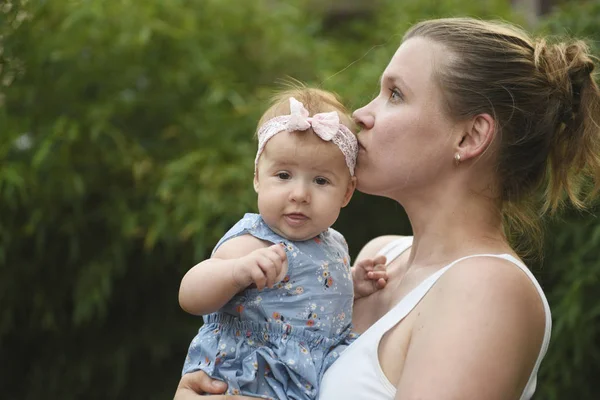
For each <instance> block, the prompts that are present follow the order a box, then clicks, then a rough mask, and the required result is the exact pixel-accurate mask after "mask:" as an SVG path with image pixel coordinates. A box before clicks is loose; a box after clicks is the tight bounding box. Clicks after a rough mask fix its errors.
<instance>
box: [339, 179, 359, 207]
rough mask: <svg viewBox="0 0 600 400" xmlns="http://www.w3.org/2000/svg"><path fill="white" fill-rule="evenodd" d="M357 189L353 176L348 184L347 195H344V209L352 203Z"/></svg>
mask: <svg viewBox="0 0 600 400" xmlns="http://www.w3.org/2000/svg"><path fill="white" fill-rule="evenodd" d="M355 189H356V177H355V176H353V177H351V178H350V181H349V182H348V187H347V188H346V193H345V194H344V202H343V203H342V207H346V206H347V205H348V203H350V199H351V198H352V195H353V194H354V190H355Z"/></svg>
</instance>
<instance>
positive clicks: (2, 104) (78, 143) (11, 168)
mask: <svg viewBox="0 0 600 400" xmlns="http://www.w3.org/2000/svg"><path fill="white" fill-rule="evenodd" d="M338 3H340V2H339V1H336V2H331V4H332V5H336V4H338ZM318 4H321V3H320V2H316V1H312V0H293V1H271V0H253V1H242V0H228V1H223V0H222V1H219V0H202V1H200V0H199V1H193V0H171V1H161V0H136V1H133V0H114V1H101V0H88V1H85V0H52V1H42V0H37V1H33V0H30V1H26V0H11V1H7V0H4V1H3V2H1V3H0V160H1V161H2V167H1V168H0V201H1V204H2V206H1V208H0V376H2V379H0V393H2V395H1V397H2V398H4V399H9V400H12V399H40V398H44V399H79V398H86V399H167V398H171V397H172V394H173V392H174V388H175V386H176V383H177V381H178V379H179V373H180V369H181V365H182V362H183V358H184V355H185V352H186V350H187V346H188V343H189V340H190V339H191V338H192V336H193V335H194V332H195V331H196V329H197V328H198V326H199V324H200V320H199V319H198V318H194V317H191V316H189V315H186V314H185V313H184V312H183V311H181V310H180V309H179V307H178V304H177V290H178V284H179V281H180V279H181V277H182V275H183V274H184V273H185V271H187V269H188V268H190V267H191V266H192V265H194V264H195V263H196V262H198V261H199V260H201V259H203V258H204V257H206V255H207V254H208V253H209V252H210V250H211V248H212V246H213V245H214V243H215V242H216V240H217V239H218V238H219V237H220V236H221V235H222V233H223V232H224V231H225V230H226V229H227V228H228V227H229V226H230V225H231V224H232V223H233V222H235V221H236V220H237V219H238V218H239V216H240V215H241V214H242V213H244V212H246V211H249V210H253V209H255V198H254V193H253V191H252V186H251V177H252V160H253V156H254V152H255V143H254V141H253V137H252V135H253V132H254V129H255V124H256V121H257V120H258V117H259V116H260V113H261V110H262V109H263V108H264V105H265V100H266V99H267V97H268V95H269V94H270V93H271V91H272V90H273V89H274V88H276V87H277V85H278V82H280V81H281V80H284V79H286V78H287V77H294V78H297V79H300V80H302V81H305V82H308V83H310V84H312V85H319V86H322V87H324V88H326V89H329V90H334V91H337V92H338V93H339V94H341V95H342V96H343V97H344V98H345V99H347V102H348V104H349V106H350V107H357V106H360V105H361V104H363V103H365V102H366V101H367V100H369V98H370V97H371V96H372V95H373V94H374V93H375V91H376V90H377V80H378V77H379V75H380V74H381V72H382V70H383V68H384V66H385V64H386V62H387V59H388V58H389V57H390V56H391V54H392V53H393V51H394V50H395V48H396V46H397V45H398V43H399V41H400V38H401V35H402V32H403V31H404V30H405V29H406V28H407V27H408V26H409V25H410V24H411V23H414V22H416V21H418V20H420V19H423V18H428V17H435V16H458V15H473V16H479V17H484V18H487V17H501V18H505V19H509V20H512V21H515V22H517V23H521V22H523V21H522V20H521V19H520V17H519V16H518V15H514V14H512V13H511V11H510V9H509V2H508V1H501V0H488V1H485V2H475V1H459V0H444V1H433V0H427V1H419V0H405V1H402V2H399V1H397V0H396V1H392V0H378V1H376V2H375V3H373V4H374V6H373V7H369V8H368V9H367V12H365V13H363V14H361V17H360V18H353V19H337V20H332V19H331V16H330V14H328V13H327V7H323V6H321V7H317V6H316V5H318ZM369 10H372V12H369ZM598 20H600V5H598V4H597V2H591V1H590V2H581V3H578V4H575V5H569V6H566V7H563V8H561V9H559V10H557V11H556V12H554V13H553V14H552V15H550V16H549V17H548V18H547V19H546V20H545V21H543V23H542V25H541V27H540V28H539V29H540V30H542V31H546V32H550V33H556V34H561V33H564V32H565V31H567V32H570V33H573V34H576V35H585V36H587V37H588V38H590V39H591V40H592V41H594V40H595V41H596V42H592V43H593V44H597V43H598V42H597V41H598V40H600V27H599V25H598V23H597V21H598ZM596 50H597V54H599V53H598V50H600V49H598V47H596ZM336 228H338V229H339V230H341V231H342V232H343V233H344V234H345V235H346V236H347V238H348V241H349V243H350V246H351V249H352V250H353V253H356V251H357V250H358V249H359V248H360V246H361V245H362V244H364V243H365V242H366V241H367V240H369V239H370V238H372V237H374V236H376V235H379V234H384V233H400V234H407V233H409V232H410V228H409V225H408V223H407V220H406V216H405V215H404V213H403V211H402V210H401V208H400V207H399V206H398V205H396V204H394V203H393V202H391V201H388V200H386V199H379V198H372V197H367V196H364V195H360V194H359V195H357V196H356V197H355V198H354V200H353V201H352V203H351V205H350V206H349V207H348V208H347V209H345V210H344V212H343V214H342V217H341V218H340V220H339V221H338V223H337V224H336ZM599 246H600V222H599V221H598V219H597V218H595V216H594V215H592V214H585V215H576V214H568V215H566V216H565V217H564V218H563V219H561V220H556V221H552V223H551V224H550V225H549V227H548V232H547V247H546V249H545V251H544V253H545V258H544V260H543V261H542V262H538V263H532V269H533V270H534V272H535V273H536V274H537V276H538V277H539V279H540V281H541V282H542V284H543V286H544V287H545V289H546V290H547V293H548V296H549V299H550V302H551V306H552V308H553V313H554V315H553V318H554V325H555V329H554V336H553V341H552V343H551V346H550V351H549V353H548V356H547V358H546V360H545V363H544V364H543V365H542V370H541V373H540V381H539V389H538V394H537V395H536V398H539V399H563V398H576V399H583V400H585V399H592V398H596V397H597V392H598V389H599V388H598V383H597V381H596V380H597V378H598V377H599V376H600V332H599V326H600V324H599V322H600V321H599V319H600V295H599V294H598V290H597V289H596V288H597V287H598V278H599V276H600V259H599V257H598V256H599V255H600V250H599V249H600V247H599Z"/></svg>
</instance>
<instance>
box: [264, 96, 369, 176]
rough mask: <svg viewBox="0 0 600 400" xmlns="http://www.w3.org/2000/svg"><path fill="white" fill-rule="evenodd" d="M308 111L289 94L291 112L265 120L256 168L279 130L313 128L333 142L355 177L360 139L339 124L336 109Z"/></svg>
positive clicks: (318, 134) (290, 130)
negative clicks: (320, 111) (330, 110)
mask: <svg viewBox="0 0 600 400" xmlns="http://www.w3.org/2000/svg"><path fill="white" fill-rule="evenodd" d="M308 115H309V113H308V110H307V109H306V108H304V105H303V104H302V103H301V102H299V101H298V100H296V99H295V98H293V97H290V114H289V115H280V116H278V117H275V118H272V119H270V120H268V121H267V122H265V123H264V124H263V125H262V126H261V127H260V129H259V130H258V151H257V152H256V159H255V160H254V170H255V171H256V166H257V165H258V159H259V157H260V155H261V154H262V152H263V150H264V149H265V146H266V144H267V142H268V141H269V139H271V138H272V137H273V136H275V135H276V134H278V133H279V132H283V131H288V132H295V131H305V130H307V129H309V128H312V129H313V131H314V132H315V134H316V135H317V136H319V137H320V138H321V139H323V140H325V141H327V142H329V141H331V142H333V143H334V144H335V145H336V146H337V147H339V149H340V150H341V151H342V154H344V159H345V160H346V165H347V166H348V169H349V170H350V175H352V176H354V167H355V166H356V155H357V153H358V142H357V140H356V136H354V134H353V133H352V132H351V131H350V129H348V128H347V127H346V126H345V125H344V124H341V123H340V117H339V115H338V113H337V112H335V111H332V112H328V113H320V114H315V115H313V116H312V117H309V116H308Z"/></svg>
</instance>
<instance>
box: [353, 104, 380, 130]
mask: <svg viewBox="0 0 600 400" xmlns="http://www.w3.org/2000/svg"><path fill="white" fill-rule="evenodd" d="M370 104H371V103H369V104H367V105H366V106H364V107H361V108H359V109H358V110H356V111H354V112H353V113H352V118H354V121H355V122H356V124H357V125H358V126H360V129H364V130H368V129H371V128H372V127H373V124H374V123H375V118H374V117H373V114H372V113H371V112H370V110H369V105H370Z"/></svg>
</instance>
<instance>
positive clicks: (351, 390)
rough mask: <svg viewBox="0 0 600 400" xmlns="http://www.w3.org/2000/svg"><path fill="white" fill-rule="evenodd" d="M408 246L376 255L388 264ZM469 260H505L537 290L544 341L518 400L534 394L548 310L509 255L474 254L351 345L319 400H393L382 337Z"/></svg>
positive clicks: (399, 244) (405, 240) (408, 240)
mask: <svg viewBox="0 0 600 400" xmlns="http://www.w3.org/2000/svg"><path fill="white" fill-rule="evenodd" d="M411 245H412V237H410V236H409V237H402V238H400V239H398V240H395V241H392V242H391V243H389V244H388V245H386V246H384V247H383V248H382V249H381V250H380V251H379V253H378V254H380V255H384V256H386V258H387V263H388V264H389V263H390V262H392V261H393V260H394V259H395V258H397V257H398V256H399V255H400V254H402V253H403V252H404V251H406V250H407V249H408V248H409V247H410V246H411ZM472 257H496V258H502V259H504V260H508V261H510V262H512V263H513V264H515V265H516V266H517V267H519V268H520V269H521V270H522V271H523V272H525V274H526V275H527V276H528V277H529V279H531V281H532V282H533V284H534V286H535V288H536V289H537V291H538V293H539V294H540V297H541V299H542V303H543V305H544V311H545V314H546V329H545V332H544V340H543V342H542V347H541V349H540V353H539V355H538V358H537V361H536V363H535V366H534V368H533V371H532V372H531V375H530V377H529V381H528V382H527V385H526V386H525V389H524V390H523V394H522V395H521V398H520V400H529V399H530V398H531V397H532V396H533V393H534V391H535V386H536V382H537V372H538V369H539V367H540V363H541V362H542V359H543V358H544V355H545V354H546V350H547V349H548V343H549V342H550V331H551V328H552V320H551V317H550V307H549V305H548V301H547V300H546V296H545V295H544V292H543V291H542V288H541V287H540V285H539V283H538V282H537V280H536V279H535V277H534V276H533V274H532V273H531V272H530V271H529V269H528V268H527V267H526V266H525V265H524V264H523V263H522V262H521V261H519V260H517V259H516V258H515V257H513V256H511V255H509V254H477V255H471V256H467V257H463V258H460V259H458V260H456V261H454V262H452V263H451V264H449V265H447V266H446V267H444V268H442V269H440V270H439V271H437V272H436V273H434V274H432V275H431V276H429V277H428V278H426V279H425V280H424V281H423V282H421V284H419V286H417V287H416V288H414V289H413V290H412V291H411V292H409V293H408V294H407V295H406V296H404V298H403V299H402V300H400V302H399V303H398V304H396V305H395V306H394V307H393V308H392V309H391V310H390V311H389V312H388V313H387V314H385V315H384V316H383V317H381V318H380V319H379V320H378V321H377V322H375V323H374V324H373V325H372V326H371V327H370V328H369V329H367V330H366V331H365V332H364V333H363V334H362V335H361V336H360V337H359V338H358V339H357V340H356V341H355V342H354V343H352V344H351V345H350V346H349V347H348V348H347V349H346V350H345V351H344V352H343V353H342V354H341V355H340V357H339V358H338V359H337V360H336V361H335V362H334V363H333V365H332V366H331V367H330V368H329V369H328V370H327V372H325V374H324V376H323V379H322V381H321V388H320V391H319V399H320V400H338V399H344V400H364V399H370V400H393V399H394V396H395V395H396V387H395V386H394V385H393V384H392V383H391V382H390V381H389V380H388V379H387V377H386V376H385V374H384V373H383V370H382V369H381V365H380V364H379V357H378V352H377V350H378V347H379V342H380V341H381V338H382V337H383V335H384V334H385V333H386V332H387V331H389V330H390V329H391V328H393V327H394V326H396V325H397V324H398V323H399V322H400V321H402V319H404V317H406V315H408V313H410V312H411V311H412V309H413V308H414V307H415V306H416V305H417V304H418V303H419V302H420V301H421V299H422V298H423V297H424V296H425V295H426V294H427V292H428V291H429V289H431V287H432V286H433V285H434V284H435V282H436V281H437V280H438V279H439V278H440V276H442V275H443V274H444V272H446V271H447V270H448V269H450V268H451V267H452V266H453V265H455V264H456V263H458V262H459V261H462V260H465V259H467V258H472Z"/></svg>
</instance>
